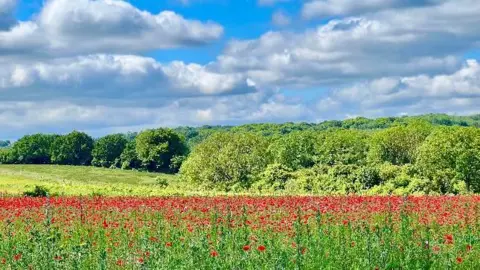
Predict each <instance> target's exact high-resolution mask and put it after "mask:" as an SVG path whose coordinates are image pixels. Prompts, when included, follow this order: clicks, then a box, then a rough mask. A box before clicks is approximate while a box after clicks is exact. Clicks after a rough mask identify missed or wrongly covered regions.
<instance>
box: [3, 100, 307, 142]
mask: <svg viewBox="0 0 480 270" xmlns="http://www.w3.org/2000/svg"><path fill="white" fill-rule="evenodd" d="M310 113H311V112H310V111H309V109H308V108H306V107H305V106H304V105H301V104H291V103H289V102H287V101H285V99H284V98H282V96H281V95H280V94H278V93H274V92H257V93H250V94H245V95H234V96H216V97H198V98H180V99H171V100H168V102H165V103H163V104H157V106H155V107H145V106H143V104H138V103H137V104H132V106H123V107H116V106H111V104H107V105H101V104H99V105H91V104H75V103H71V102H68V101H48V102H44V103H37V102H13V101H10V102H8V101H0V121H1V122H2V126H3V127H4V129H2V134H1V135H2V138H12V139H13V138H17V137H19V136H22V135H24V134H28V133H35V132H38V131H40V130H41V131H42V132H54V133H65V132H70V131H71V130H72V129H78V130H85V131H88V132H89V133H91V134H92V135H95V136H100V135H103V134H105V133H111V132H126V131H133V130H141V129H144V128H150V127H159V126H169V127H173V126H178V125H201V124H240V123H246V122H265V121H285V120H292V121H298V120H301V119H304V118H306V117H309V114H310Z"/></svg>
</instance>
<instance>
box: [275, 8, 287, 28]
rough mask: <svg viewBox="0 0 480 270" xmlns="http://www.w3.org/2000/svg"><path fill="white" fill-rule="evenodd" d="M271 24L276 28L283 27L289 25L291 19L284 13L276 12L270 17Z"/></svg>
mask: <svg viewBox="0 0 480 270" xmlns="http://www.w3.org/2000/svg"><path fill="white" fill-rule="evenodd" d="M272 23H273V24H274V25H276V26H285V25H289V24H290V23H291V19H290V16H289V15H288V14H286V13H285V12H284V11H282V10H278V11H275V12H274V13H273V15H272Z"/></svg>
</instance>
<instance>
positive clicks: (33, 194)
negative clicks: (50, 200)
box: [23, 186, 50, 197]
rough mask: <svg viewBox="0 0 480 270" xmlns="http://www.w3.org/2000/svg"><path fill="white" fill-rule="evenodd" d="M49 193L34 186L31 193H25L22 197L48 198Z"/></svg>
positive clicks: (40, 187)
mask: <svg viewBox="0 0 480 270" xmlns="http://www.w3.org/2000/svg"><path fill="white" fill-rule="evenodd" d="M49 193H50V191H49V190H48V189H47V188H46V187H43V186H35V188H34V189H33V191H25V192H24V193H23V195H24V196H26V197H48V194H49Z"/></svg>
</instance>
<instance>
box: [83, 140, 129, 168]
mask: <svg viewBox="0 0 480 270" xmlns="http://www.w3.org/2000/svg"><path fill="white" fill-rule="evenodd" d="M127 143H128V141H127V139H126V138H125V136H124V135H122V134H114V135H107V136H105V137H102V138H100V139H98V140H97V141H96V142H95V143H94V146H93V151H92V158H93V159H92V165H93V166H97V167H107V168H109V167H111V166H113V165H115V166H117V165H119V163H120V155H121V154H122V152H123V150H124V149H125V146H126V145H127Z"/></svg>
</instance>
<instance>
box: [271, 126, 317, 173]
mask: <svg viewBox="0 0 480 270" xmlns="http://www.w3.org/2000/svg"><path fill="white" fill-rule="evenodd" d="M317 134H318V133H315V132H312V131H295V132H292V133H290V134H288V135H284V136H281V137H280V138H279V139H276V140H274V141H273V143H272V144H270V147H269V152H270V153H271V155H272V157H273V159H274V162H276V163H278V164H281V165H284V166H287V167H288V168H290V169H292V170H297V169H300V168H309V167H312V166H313V165H314V164H315V144H316V143H317V139H318V137H319V136H317Z"/></svg>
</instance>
